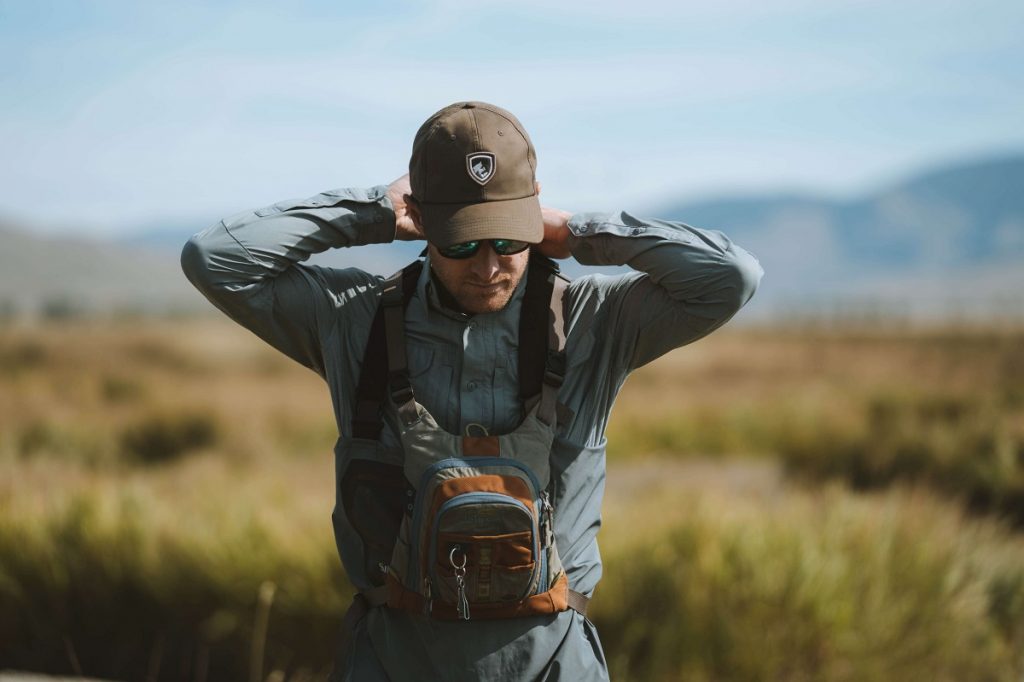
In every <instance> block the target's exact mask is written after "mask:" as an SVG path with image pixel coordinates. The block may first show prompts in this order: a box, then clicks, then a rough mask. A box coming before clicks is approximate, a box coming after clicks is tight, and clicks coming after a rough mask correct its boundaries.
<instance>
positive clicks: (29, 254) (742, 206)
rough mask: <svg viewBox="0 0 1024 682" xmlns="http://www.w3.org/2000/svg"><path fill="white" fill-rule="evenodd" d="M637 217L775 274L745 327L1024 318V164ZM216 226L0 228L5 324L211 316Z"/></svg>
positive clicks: (367, 257) (346, 258)
mask: <svg viewBox="0 0 1024 682" xmlns="http://www.w3.org/2000/svg"><path fill="white" fill-rule="evenodd" d="M637 212H638V213H639V214H641V215H650V216H658V217H661V218H667V219H673V220H680V221H682V222H686V223H689V224H691V225H695V226H697V227H702V228H711V229H718V230H722V231H723V232H725V233H726V234H728V235H729V236H730V237H731V238H733V239H734V240H735V241H736V242H737V243H738V244H740V245H742V246H744V247H745V248H747V249H748V250H750V251H751V252H752V253H754V255H755V256H757V258H758V260H760V262H761V264H762V266H763V267H764V269H765V272H766V275H765V278H764V280H763V282H762V285H761V289H760V290H759V291H758V294H757V296H756V297H755V299H754V301H753V302H752V303H751V305H750V306H749V308H748V309H747V310H745V311H744V312H743V315H742V317H743V319H750V320H756V319H767V318H777V317H779V316H787V315H796V316H801V315H819V316H820V315H833V314H838V315H845V316H850V315H858V316H860V315H868V316H871V315H884V316H915V317H916V316H922V315H926V316H941V315H951V314H952V315H958V316H971V315H984V316H990V315H993V314H1010V315H1014V316H1017V317H1024V293H1022V292H1024V155H1017V156H1004V157H999V158H988V159H982V160H977V161H974V162H970V163H962V164H956V165H950V166H947V167H944V168H938V169H935V170H932V171H929V172H926V173H922V174H920V175H917V176H914V177H911V178H908V179H907V180H905V181H903V182H898V183H894V184H892V185H891V186H887V187H882V188H880V189H878V190H877V191H874V192H871V193H868V194H866V195H864V196H859V197H850V198H843V199H834V198H827V197H823V196H816V195H813V194H776V195H770V196H750V195H737V196H723V197H719V198H716V199H710V200H705V201H691V202H674V203H673V202H667V203H666V204H665V205H663V206H662V207H661V208H654V209H652V210H648V211H637ZM206 222H209V223H212V222H213V220H209V221H206ZM206 226H207V225H206V224H197V225H189V226H184V227H180V228H179V227H176V226H174V225H164V224H159V223H155V224H154V227H153V229H150V230H147V231H144V232H141V233H139V234H135V235H129V236H125V237H124V238H123V239H119V240H118V241H117V243H116V244H114V243H112V242H110V241H101V240H92V241H90V240H84V239H79V238H75V239H71V238H56V237H38V236H34V235H32V234H30V233H28V232H26V231H19V230H18V229H17V228H16V227H14V226H10V225H8V226H5V225H3V224H0V244H3V246H2V248H0V312H2V309H3V306H5V305H9V304H10V303H11V302H13V303H14V304H15V305H16V306H17V307H18V308H20V309H33V310H35V309H39V308H41V307H46V306H49V307H53V306H56V307H57V309H59V308H60V306H61V305H62V302H65V303H72V304H74V305H76V306H81V307H86V308H88V309H109V308H124V309H136V310H152V311H165V310H168V309H174V310H206V311H208V310H210V307H209V306H208V305H207V304H206V303H205V301H204V300H203V299H202V298H201V297H200V296H199V294H198V293H196V292H195V291H194V290H192V289H191V287H190V285H189V284H188V283H187V282H186V281H185V279H184V276H183V275H182V274H181V272H180V270H179V266H178V255H179V253H180V251H181V247H182V245H183V244H184V243H185V241H186V240H187V239H188V237H189V236H191V235H192V234H193V233H194V232H197V231H199V230H202V229H204V228H205V227H206ZM422 246H423V245H422V244H421V243H399V244H389V245H378V246H370V247H360V248H358V249H353V250H335V251H331V252H327V253H324V254H319V255H317V256H315V257H314V259H313V260H312V261H311V262H314V263H319V264H322V265H327V266H336V267H349V266H356V267H361V268H363V269H365V270H369V271H371V272H377V273H380V274H387V273H390V272H393V271H395V270H397V269H398V268H400V267H401V266H403V265H404V264H406V263H407V262H409V260H411V259H413V258H415V257H416V255H417V254H418V253H419V251H420V250H421V249H422ZM563 268H564V270H565V271H566V272H567V273H568V274H569V275H570V276H579V275H581V274H584V273H586V272H591V271H593V269H591V268H584V267H582V266H579V265H577V264H575V263H574V262H566V263H564V264H563ZM605 271H609V269H607V268H606V269H605ZM612 271H615V270H614V269H612Z"/></svg>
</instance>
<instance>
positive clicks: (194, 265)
mask: <svg viewBox="0 0 1024 682" xmlns="http://www.w3.org/2000/svg"><path fill="white" fill-rule="evenodd" d="M394 236H395V215H394V211H393V207H392V205H391V202H390V200H389V199H388V196H387V186H385V185H379V186H376V187H372V188H370V189H336V190H329V191H326V192H322V193H320V194H317V195H314V196H312V197H309V198H308V199H291V200H287V201H281V202H278V203H276V204H273V205H272V206H268V207H266V208H258V209H255V210H251V211H243V212H241V213H238V214H235V215H233V216H230V217H228V218H225V219H224V220H221V221H220V222H218V223H216V224H214V225H213V226H211V227H210V228H208V229H207V230H205V231H203V232H200V233H199V234H196V235H195V236H193V237H192V238H191V239H190V240H189V241H188V243H186V244H185V247H184V249H183V250H182V253H181V266H182V270H183V271H184V272H185V276H186V277H187V278H188V279H189V281H190V282H192V284H193V285H194V286H195V287H196V288H197V289H198V290H199V291H200V292H201V293H202V294H203V295H204V296H206V298H207V299H209V301H210V302H211V303H213V305H215V306H216V307H217V308H219V309H220V310H221V311H223V312H224V313H225V314H227V315H228V316H229V317H230V318H231V319H233V320H234V321H236V322H238V323H239V324H241V325H242V326H243V327H246V328H247V329H249V330H250V331H252V332H253V333H255V334H256V335H257V336H259V337H260V338H262V339H263V340H265V341H266V342H267V343H269V344H270V345H272V346H274V347H275V348H277V349H278V350H280V351H281V352H283V353H285V354H286V355H288V356H289V357H291V358H293V359H295V360H297V361H298V362H300V363H302V364H303V365H305V366H306V367H309V368H310V369H312V370H314V371H315V372H317V373H318V374H320V375H321V376H323V375H324V371H325V370H324V361H323V355H322V352H321V346H322V338H323V333H324V332H325V328H326V326H327V324H328V323H329V322H333V321H336V320H337V316H338V314H340V313H341V312H343V309H344V306H345V305H346V303H348V302H350V301H351V300H353V298H357V297H359V296H361V295H362V294H365V293H366V292H367V291H368V290H370V289H374V288H375V287H376V285H377V283H378V282H379V278H378V277H377V276H375V275H371V274H369V273H367V272H364V271H362V270H359V269H357V268H346V269H334V268H323V267H319V266H309V265H305V264H303V263H302V261H305V260H306V259H308V258H309V257H310V256H311V255H312V254H315V253H319V252H321V251H326V250H327V249H330V248H338V247H348V246H359V245H363V244H374V243H385V242H390V241H393V239H394Z"/></svg>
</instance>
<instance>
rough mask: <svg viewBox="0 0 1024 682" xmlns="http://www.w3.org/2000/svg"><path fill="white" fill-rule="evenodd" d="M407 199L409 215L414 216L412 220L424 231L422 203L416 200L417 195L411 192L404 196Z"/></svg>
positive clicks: (406, 204) (406, 207)
mask: <svg viewBox="0 0 1024 682" xmlns="http://www.w3.org/2000/svg"><path fill="white" fill-rule="evenodd" d="M402 198H403V199H405V209H406V211H408V213H409V217H410V218H412V222H413V224H414V225H416V228H417V229H418V230H419V231H420V232H422V231H423V220H422V218H421V217H420V204H419V202H418V201H416V197H414V196H413V195H411V194H406V195H404V196H403V197H402Z"/></svg>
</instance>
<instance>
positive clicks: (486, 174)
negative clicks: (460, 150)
mask: <svg viewBox="0 0 1024 682" xmlns="http://www.w3.org/2000/svg"><path fill="white" fill-rule="evenodd" d="M496 168H497V160H496V159H495V158H494V154H492V153H490V152H474V153H473V154H466V170H467V171H468V172H469V177H471V178H473V182H475V183H477V184H478V185H486V184H487V183H488V181H490V179H491V178H493V177H494V171H495V169H496Z"/></svg>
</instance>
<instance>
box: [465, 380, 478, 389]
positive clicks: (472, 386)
mask: <svg viewBox="0 0 1024 682" xmlns="http://www.w3.org/2000/svg"><path fill="white" fill-rule="evenodd" d="M466 390H468V391H475V390H476V382H475V381H471V382H469V383H468V384H466Z"/></svg>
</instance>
